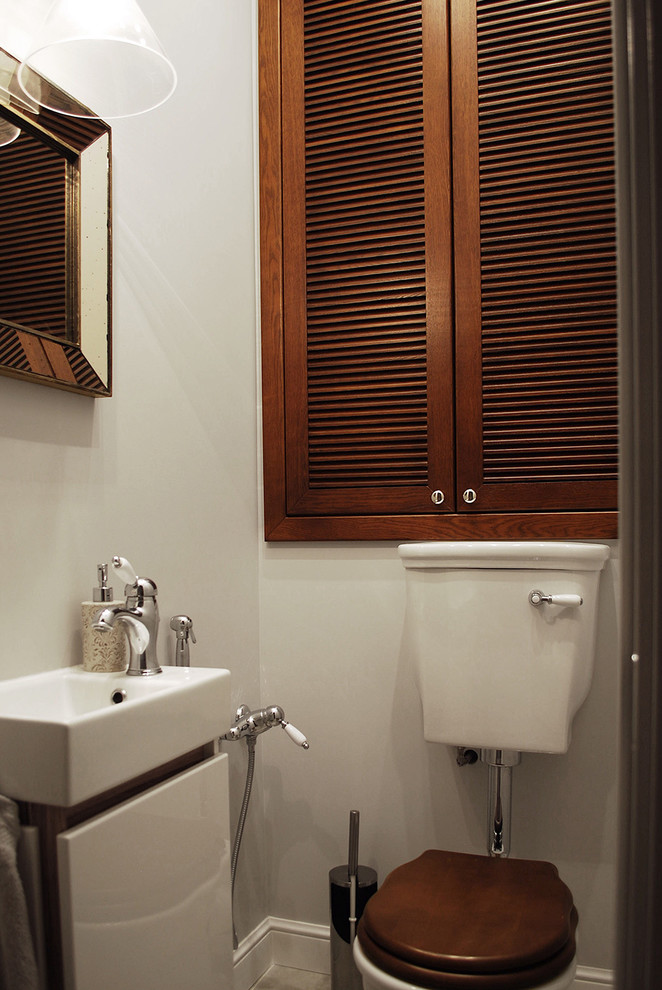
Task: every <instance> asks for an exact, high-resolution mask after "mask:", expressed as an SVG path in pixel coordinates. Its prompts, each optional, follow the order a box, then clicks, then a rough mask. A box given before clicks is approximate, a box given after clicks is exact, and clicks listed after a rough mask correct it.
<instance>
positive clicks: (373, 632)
mask: <svg viewBox="0 0 662 990" xmlns="http://www.w3.org/2000/svg"><path fill="white" fill-rule="evenodd" d="M617 552H618V548H617V546H616V545H615V544H614V545H612V554H613V555H614V557H615V556H616V554H617ZM616 576H617V561H616V560H615V559H612V560H611V561H610V562H609V563H608V565H607V568H606V570H605V571H604V572H603V577H602V582H601V588H600V633H599V641H598V648H597V656H596V666H595V673H594V678H593V684H592V687H591V692H590V695H589V698H588V699H587V701H586V703H585V704H584V706H583V708H582V709H581V710H580V712H579V713H578V715H577V717H576V719H575V724H574V733H573V741H572V744H571V748H570V751H569V752H568V754H567V755H565V756H555V757H552V756H538V755H533V754H525V755H524V756H523V757H522V763H521V765H520V766H519V767H517V768H515V770H514V771H513V834H512V855H514V856H522V857H528V858H533V859H549V860H552V861H553V862H555V863H556V865H557V866H558V867H559V871H560V873H561V876H562V878H563V879H564V880H565V881H566V882H567V883H568V884H569V886H570V887H571V889H572V891H573V894H574V897H575V903H576V904H577V906H578V910H579V913H580V918H581V922H580V924H581V929H580V932H581V934H580V947H579V962H580V963H581V964H582V965H584V966H593V967H598V968H604V969H610V968H612V966H613V962H614V960H613V948H614V946H613V942H614V903H615V902H614V897H615V856H616V812H617V785H616V760H617V737H618V711H617V685H618V672H617V667H618V643H617V629H616V602H617V596H618V592H617V588H616ZM404 604H405V583H404V570H403V568H402V566H401V564H400V560H399V558H398V555H397V553H396V550H395V544H393V545H386V544H380V545H373V546H366V547H361V546H358V545H351V544H345V545H340V546H333V545H330V544H320V545H318V546H311V545H306V546H296V547H294V546H292V547H285V546H282V545H281V546H264V547H263V550H262V578H261V627H262V632H261V659H260V666H261V671H262V680H263V694H264V695H265V697H266V695H268V696H269V700H271V698H272V696H273V697H274V700H277V701H278V702H279V703H280V704H282V705H283V706H284V707H285V709H286V713H287V715H288V717H289V718H290V719H291V720H292V721H293V722H294V723H295V724H296V725H297V726H298V727H299V728H300V729H302V731H303V732H305V733H306V734H307V736H308V738H309V741H310V750H309V751H308V752H307V753H304V752H303V751H302V750H300V749H297V748H296V747H294V746H292V745H291V744H290V743H289V742H288V741H287V740H286V739H276V740H272V739H271V738H270V737H265V741H264V744H263V760H264V767H265V807H266V812H267V847H268V853H269V857H270V859H271V862H272V864H273V866H272V872H271V876H270V894H269V896H270V901H269V903H270V910H271V913H272V914H273V915H275V916H277V917H285V918H291V917H295V918H298V919H303V920H306V921H311V922H318V923H323V922H325V921H326V920H327V918H328V908H327V900H326V893H327V890H328V870H329V869H330V868H331V867H333V866H336V865H339V864H341V863H345V862H347V827H348V818H349V811H350V809H352V808H358V809H359V810H360V812H361V852H360V861H361V862H362V863H364V864H365V865H367V866H372V867H374V868H375V869H376V870H377V872H378V874H379V878H380V880H382V879H383V878H384V877H385V876H386V874H387V873H388V872H389V871H390V870H391V869H392V868H393V867H394V866H396V865H398V864H399V863H402V862H404V861H406V860H407V859H411V858H413V857H415V856H417V855H418V854H419V853H420V852H422V851H423V850H425V849H426V848H429V847H431V846H432V847H433V846H438V847H441V848H447V849H455V850H458V851H463V852H476V853H483V852H484V851H485V843H486V787H487V771H486V768H485V767H484V766H482V765H476V766H473V767H471V766H470V767H464V768H461V769H460V768H458V767H457V766H456V765H455V754H454V751H452V750H451V749H449V748H448V747H444V746H439V745H436V744H433V743H426V742H425V741H424V740H423V737H422V731H421V719H420V703H419V699H418V695H417V693H416V688H415V686H414V682H413V679H412V676H411V673H410V671H409V668H408V665H407V662H406V660H405V657H404V655H403V652H402V649H401V635H402V628H403V616H404ZM276 695H277V696H278V697H277V698H276Z"/></svg>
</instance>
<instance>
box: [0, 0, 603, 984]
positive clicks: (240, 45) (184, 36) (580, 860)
mask: <svg viewBox="0 0 662 990" xmlns="http://www.w3.org/2000/svg"><path fill="white" fill-rule="evenodd" d="M47 4H48V0H26V2H25V3H24V4H22V5H16V4H15V3H13V2H11V0H1V2H0V32H4V33H5V36H6V37H10V38H11V36H12V31H14V38H15V39H16V41H17V43H20V36H19V34H18V33H16V31H15V29H16V28H18V27H22V26H23V25H22V24H19V23H18V21H17V18H21V17H28V16H29V15H32V14H33V13H34V8H35V7H37V6H41V7H44V6H45V5H46V6H47ZM142 7H143V9H144V11H145V13H146V14H147V16H148V17H149V18H150V20H151V22H152V24H153V26H154V27H155V29H156V31H157V33H158V35H159V36H160V38H161V40H162V42H163V45H164V47H165V48H166V50H167V51H168V53H169V54H170V56H171V57H172V59H173V61H175V63H176V65H177V69H178V73H179V85H178V89H177V91H176V93H175V95H174V97H173V98H172V100H171V101H170V102H169V103H167V104H166V105H165V106H164V107H162V108H161V109H159V110H157V111H154V112H153V113H152V114H149V115H147V116H145V117H142V118H137V119H135V120H127V121H120V122H117V123H116V124H115V126H114V128H113V141H114V191H115V273H116V274H115V382H116V389H115V395H114V396H113V398H112V399H104V400H97V401H92V400H89V399H84V398H81V397H78V396H74V395H68V394H66V393H62V392H57V391H55V390H51V389H46V388H42V387H40V386H36V385H31V384H26V383H23V382H16V381H12V380H10V379H6V378H0V499H2V504H3V507H4V522H3V524H2V527H1V530H0V531H1V532H2V538H1V539H2V542H1V545H0V554H1V557H0V560H1V561H2V568H1V573H0V602H1V603H2V604H1V605H0V608H1V609H2V612H3V616H2V618H3V650H2V654H0V677H10V676H15V675H17V674H20V673H26V672H31V671H37V670H41V669H45V668H49V667H57V666H62V665H67V664H70V663H76V662H78V659H79V650H80V636H79V622H78V603H79V602H80V600H81V599H83V598H85V597H87V596H88V595H89V588H90V582H91V581H92V580H93V578H94V576H95V567H96V564H97V562H99V561H102V560H107V559H108V558H109V556H110V555H112V554H113V553H116V552H120V553H123V554H125V555H126V556H128V557H129V558H130V559H131V560H132V562H133V563H134V565H135V566H136V567H137V568H138V569H139V570H140V571H142V572H144V573H145V574H147V575H148V576H150V577H153V578H154V579H155V580H156V581H157V582H158V584H159V591H160V604H161V610H162V615H163V616H164V617H167V616H169V615H172V614H173V613H174V612H181V611H184V612H189V613H190V614H191V615H192V616H193V618H194V622H195V628H196V633H197V636H198V646H197V647H194V650H195V654H194V662H195V663H198V664H203V665H217V664H220V665H227V666H228V667H230V669H231V670H232V675H233V703H234V704H239V703H240V702H246V703H248V704H250V705H253V704H257V703H258V702H260V701H261V702H262V703H265V704H267V703H275V704H280V705H282V706H283V707H284V708H285V711H286V715H287V716H288V717H289V718H290V719H291V721H292V722H293V723H294V724H295V725H297V726H298V727H299V728H301V729H302V731H304V732H305V733H306V734H307V735H308V736H309V738H310V743H311V748H310V750H309V751H308V752H307V753H306V752H304V751H303V750H301V749H299V748H297V747H295V746H294V745H293V744H292V743H291V742H290V741H289V740H288V739H287V738H286V736H285V734H284V733H281V732H270V733H268V734H266V735H265V736H263V737H262V738H261V739H260V741H259V744H258V751H259V753H260V757H261V760H262V762H263V765H264V816H263V813H262V811H263V809H262V804H261V799H262V793H261V787H260V780H261V776H260V774H258V780H257V785H256V788H255V797H254V801H253V804H252V806H251V813H250V815H249V824H248V828H247V834H246V839H245V842H244V847H243V849H242V858H241V860H240V869H239V875H238V892H239V895H238V898H237V901H238V911H237V926H238V929H239V935H240V937H242V936H243V935H245V934H246V933H247V932H248V931H250V929H251V928H252V927H254V926H255V925H257V924H258V922H259V921H260V920H261V919H262V918H263V917H264V916H265V915H266V914H271V915H275V916H279V917H284V918H291V919H295V920H300V921H309V922H319V923H324V922H326V921H327V918H328V909H327V894H328V880H327V876H328V870H329V869H330V868H331V867H333V866H335V865H337V864H339V863H343V862H345V861H346V845H347V820H348V813H349V810H350V809H351V808H359V809H360V811H361V861H362V862H365V863H367V864H368V865H371V866H374V867H375V868H376V869H377V870H378V872H379V875H380V877H382V878H383V877H384V876H385V874H386V873H387V872H388V870H390V869H391V868H392V867H393V866H394V865H396V864H397V863H399V862H402V861H403V860H405V859H407V858H410V857H413V856H415V855H417V854H418V852H420V851H422V850H423V849H425V848H426V847H427V846H430V845H440V846H446V847H448V848H454V849H459V850H467V851H477V852H481V851H482V850H483V846H484V828H485V826H484V818H485V810H484V801H485V770H484V768H483V767H480V766H477V767H469V768H465V769H462V770H460V769H458V768H457V767H456V766H455V765H454V762H453V754H452V753H451V752H450V751H448V750H446V749H445V748H443V747H437V746H434V745H431V744H427V743H425V742H424V741H423V739H422V736H421V731H420V720H419V707H418V698H417V696H416V692H415V689H414V686H413V682H412V680H411V677H410V676H409V673H408V671H407V670H406V667H405V664H404V661H403V658H402V656H401V650H400V638H401V632H402V619H403V608H404V575H403V571H402V568H401V566H400V563H399V560H398V558H397V554H396V553H395V544H376V545H358V544H354V545H351V544H341V545H335V546H334V545H330V544H319V545H316V546H311V545H304V546H283V545H271V546H267V545H265V544H264V543H263V542H262V536H261V530H260V526H259V522H258V518H259V502H258V485H259V479H258V475H257V471H256V442H257V441H256V438H257V437H258V436H259V424H258V422H257V418H258V417H257V412H256V409H257V404H258V399H257V395H256V383H255V368H256V313H255V302H254V296H255V290H254V285H255V267H254V241H253V238H254V199H253V180H254V176H253V118H252V106H253V104H252V101H253V96H254V94H253V85H252V79H253V76H252V73H253V65H252V59H253V55H254V49H255V44H256V40H255V29H254V24H253V22H252V7H253V3H252V2H251V3H249V2H248V0H223V2H222V3H218V2H217V0H190V2H189V3H188V4H187V5H186V7H185V8H182V6H181V4H179V3H176V2H175V0H142ZM17 8H18V9H17ZM2 43H3V42H2V41H1V40H0V44H2ZM5 44H6V47H8V48H9V49H10V50H11V48H12V44H11V43H10V42H9V41H7V42H5ZM615 571H616V568H615V566H614V564H610V565H609V569H608V571H607V573H606V580H604V581H603V586H602V606H601V619H602V625H601V639H600V643H599V650H598V658H597V663H596V672H595V678H594V683H593V687H592V691H591V695H590V697H589V700H588V701H587V703H586V705H585V706H584V708H583V709H582V711H581V712H580V713H579V715H578V717H577V720H576V724H575V737H574V741H573V744H572V748H571V750H570V752H569V754H568V755H567V756H565V757H556V758H552V757H549V758H547V757H534V756H531V757H525V758H524V761H523V763H522V765H521V767H519V768H517V770H516V771H515V784H514V787H515V796H514V804H515V809H514V810H515V822H514V831H513V854H514V855H522V856H532V857H539V858H549V859H552V860H554V861H555V862H557V864H558V865H559V867H560V869H561V873H562V875H563V877H564V878H565V879H566V880H567V882H568V883H569V884H570V886H571V887H572V889H573V892H574V894H575V897H576V900H577V903H578V905H579V910H580V914H581V919H582V920H581V924H582V935H581V947H580V961H581V962H582V963H583V964H584V965H591V966H598V967H610V966H611V965H612V946H613V930H614V929H613V905H614V856H615V837H614V832H615V826H614V805H615V790H616V779H615V778H616V773H615V766H616V735H617V730H616V725H617V710H616V693H617V692H616V680H617V662H618V658H617V643H616V639H617V636H616V632H617V631H616V628H615V622H616V618H615V615H616V610H615V607H614V604H615V599H616V591H615V587H614V575H615ZM166 630H167V623H164V630H163V632H162V635H163V637H164V639H165V636H166ZM260 680H261V685H260ZM229 751H230V752H231V760H232V769H233V785H232V786H233V803H234V808H235V811H234V813H235V816H236V814H237V811H238V806H239V801H240V798H241V789H242V786H243V765H244V761H245V748H244V747H243V746H242V747H240V748H236V749H235V748H233V747H232V746H230V747H229ZM263 830H264V832H263Z"/></svg>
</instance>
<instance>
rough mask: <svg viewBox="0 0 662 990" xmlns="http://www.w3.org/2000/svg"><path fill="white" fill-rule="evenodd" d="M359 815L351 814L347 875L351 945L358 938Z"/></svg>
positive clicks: (356, 812) (352, 812)
mask: <svg viewBox="0 0 662 990" xmlns="http://www.w3.org/2000/svg"><path fill="white" fill-rule="evenodd" d="M359 817H360V815H359V813H358V811H350V813H349V851H348V853H347V875H348V877H349V944H350V945H351V944H352V942H353V941H354V938H355V936H356V885H357V883H358V877H357V872H358V868H359Z"/></svg>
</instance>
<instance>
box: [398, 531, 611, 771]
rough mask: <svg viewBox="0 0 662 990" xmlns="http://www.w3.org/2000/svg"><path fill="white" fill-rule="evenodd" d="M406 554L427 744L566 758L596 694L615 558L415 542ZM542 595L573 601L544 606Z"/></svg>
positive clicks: (555, 547)
mask: <svg viewBox="0 0 662 990" xmlns="http://www.w3.org/2000/svg"><path fill="white" fill-rule="evenodd" d="M398 552H399V554H400V557H401V558H402V562H403V564H404V566H405V568H406V578H407V609H406V619H405V637H404V648H405V652H406V653H407V654H408V656H409V659H410V661H411V663H412V666H413V672H414V677H415V680H416V683H417V686H418V690H419V693H420V696H421V702H422V708H423V734H424V736H425V738H426V739H427V740H428V741H430V742H441V743H448V744H451V745H454V746H466V747H471V748H482V749H512V750H520V751H523V752H537V753H564V752H565V751H566V750H567V749H568V746H569V744H570V733H571V727H572V720H573V718H574V715H575V713H576V712H577V709H578V708H579V706H580V705H581V704H582V702H583V701H584V699H585V698H586V695H587V694H588V691H589V687H590V684H591V677H592V674H593V658H594V652H595V632H596V620H597V597H598V585H599V581H600V572H601V570H602V568H603V566H604V563H605V561H606V560H607V558H608V556H609V547H606V546H603V545H602V544H593V543H552V542H460V543H410V544H403V545H402V546H400V547H398ZM532 592H542V594H543V595H544V596H548V597H552V598H554V596H571V597H570V598H569V599H568V600H566V599H564V598H561V599H560V601H561V604H555V603H552V602H546V601H541V602H540V603H539V604H537V605H535V604H532V602H531V600H530V597H531V593H532ZM536 597H537V596H535V595H534V596H533V600H534V601H535V600H536ZM580 599H581V604H579V600H580ZM566 601H569V604H568V603H564V602H566Z"/></svg>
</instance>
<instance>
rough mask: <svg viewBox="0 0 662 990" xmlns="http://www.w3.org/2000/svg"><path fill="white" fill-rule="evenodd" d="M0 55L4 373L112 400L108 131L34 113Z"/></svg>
mask: <svg viewBox="0 0 662 990" xmlns="http://www.w3.org/2000/svg"><path fill="white" fill-rule="evenodd" d="M17 67H18V63H17V62H16V60H15V59H14V58H13V57H12V56H10V55H8V54H7V53H6V52H3V51H2V50H1V49H0V372H1V373H3V374H7V375H11V376H13V377H18V378H25V379H28V380H30V381H35V382H40V383H41V384H45V385H53V386H56V387H58V388H65V389H69V390H71V391H76V392H82V393H83V394H86V395H97V396H103V395H110V394H111V292H110V268H111V239H110V238H111V222H110V152H111V146H110V137H111V135H110V127H109V126H108V124H106V123H104V122H103V121H101V120H98V119H96V118H90V117H84V118H71V117H62V116H61V115H59V114H57V113H55V112H53V111H50V110H45V109H43V108H41V107H38V106H37V105H36V104H32V105H30V104H29V102H28V101H27V99H26V97H25V95H24V94H23V93H22V91H21V90H20V89H19V88H18V84H17V82H16V69H17Z"/></svg>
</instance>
